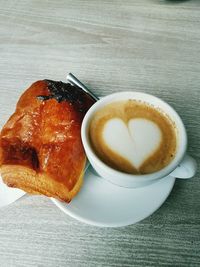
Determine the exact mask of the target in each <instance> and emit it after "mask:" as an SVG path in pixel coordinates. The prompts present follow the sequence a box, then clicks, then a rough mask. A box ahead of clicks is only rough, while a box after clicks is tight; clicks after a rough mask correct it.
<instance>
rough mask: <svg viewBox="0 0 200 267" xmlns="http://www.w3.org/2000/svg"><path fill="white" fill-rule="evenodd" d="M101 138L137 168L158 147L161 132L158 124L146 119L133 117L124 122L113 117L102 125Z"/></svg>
mask: <svg viewBox="0 0 200 267" xmlns="http://www.w3.org/2000/svg"><path fill="white" fill-rule="evenodd" d="M103 139H104V142H105V143H106V145H107V146H108V147H109V148H110V149H112V151H114V152H115V153H117V154H118V155H119V156H122V157H123V158H125V159H126V160H128V161H129V162H130V163H131V164H132V165H133V167H135V168H136V169H138V168H139V167H140V166H141V165H142V164H143V163H144V161H145V160H146V159H148V158H149V157H150V156H151V155H152V154H153V153H154V152H155V151H156V149H157V148H158V147H159V145H160V142H161V140H162V133H161V130H160V128H159V127H158V125H157V124H155V123H154V122H152V121H150V120H148V119H144V118H134V119H130V120H129V122H128V124H126V123H125V122H124V121H123V120H122V119H119V118H113V119H110V120H109V121H107V122H106V124H105V126H104V129H103Z"/></svg>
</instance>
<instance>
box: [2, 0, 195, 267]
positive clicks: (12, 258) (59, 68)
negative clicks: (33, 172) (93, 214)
mask: <svg viewBox="0 0 200 267" xmlns="http://www.w3.org/2000/svg"><path fill="white" fill-rule="evenodd" d="M68 72H73V73H74V74H75V75H77V76H78V77H79V78H80V79H81V80H82V81H83V82H84V83H86V84H87V85H88V86H89V87H90V88H91V89H92V90H93V91H94V93H96V94H98V95H100V96H102V95H106V94H108V93H111V92H117V91H125V90H137V91H141V92H149V93H152V94H154V95H156V96H159V97H161V98H163V99H164V100H166V101H168V102H169V103H170V104H171V105H172V106H173V107H174V108H175V109H176V110H177V111H178V112H179V113H180V115H181V117H182V119H183V121H184V123H185V125H186V128H187V131H188V137H189V147H188V150H189V153H190V154H191V155H192V156H193V157H195V158H196V159H197V161H198V163H199V162H200V134H199V133H200V119H199V118H200V103H199V100H200V1H199V0H190V1H189V0H188V1H175V0H174V1H173V0H171V1H167V0H126V1H121V0H120V1H118V0H117V1H109V0H104V1H100V0H93V1H92V0H87V1H81V0H71V1H70V0H61V1H55V0H49V1H47V0H44V1H40V0H30V1H25V0H18V1H17V0H13V1H11V0H0V84H1V85H0V126H2V125H3V124H4V123H5V121H6V120H7V119H8V117H9V115H10V114H11V113H12V112H13V110H14V107H15V104H16V101H17V99H18V97H19V96H20V95H21V93H22V92H23V90H24V89H25V88H26V87H27V86H28V85H30V84H31V83H32V82H34V81H35V80H38V79H43V78H48V79H54V80H65V76H66V74H67V73H68ZM199 176H200V172H199V171H198V173H197V175H196V176H195V177H194V178H193V179H191V180H187V181H186V180H184V181H181V180H178V181H176V183H175V186H174V189H173V191H172V193H171V195H170V197H169V198H168V199H167V201H166V202H165V203H164V204H163V205H162V207H161V208H160V209H159V210H158V211H156V212H155V213H154V214H153V215H152V216H150V217H149V218H147V219H145V220H143V221H142V222H140V223H138V224H135V225H131V226H128V227H123V228H114V229H110V228H96V227H92V226H88V225H85V224H82V223H80V222H78V221H76V220H74V219H72V218H70V217H68V216H67V215H65V214H64V213H62V212H61V211H60V210H59V209H57V208H56V207H55V206H54V205H53V203H51V201H50V200H49V199H47V198H44V197H36V196H27V195H26V196H25V197H23V198H22V199H20V200H19V201H17V202H16V203H14V204H13V205H10V206H9V207H7V208H3V209H1V210H0V266H1V267H16V266H17V267H21V266H22V267H27V266H34V267H35V266H49V267H55V266H56V267H57V266H70V267H71V266H72V267H74V266H108V267H109V266H185V267H188V266H191V267H195V266H200V179H199V178H200V177H199ZM138 205H139V203H138ZM130 212H131V211H130Z"/></svg>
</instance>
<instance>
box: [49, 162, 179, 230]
mask: <svg viewBox="0 0 200 267" xmlns="http://www.w3.org/2000/svg"><path fill="white" fill-rule="evenodd" d="M174 182H175V178H174V177H170V176H168V177H165V179H160V180H157V181H155V182H154V183H153V184H151V185H148V186H145V187H141V188H124V187H119V186H116V185H114V184H111V183H110V182H107V181H106V180H105V179H102V178H101V177H99V176H98V175H97V174H96V173H95V172H94V170H93V169H92V167H89V168H88V169H87V171H86V173H85V177H84V183H83V186H82V188H81V191H80V192H79V193H78V195H77V196H76V197H75V198H74V199H73V200H72V201H71V202H70V203H69V204H66V203H64V202H61V201H59V200H56V199H52V201H53V203H55V205H56V206H57V207H59V208H60V209H61V210H62V211H63V212H65V213H66V214H68V215H69V216H71V217H73V218H75V219H77V220H79V221H81V222H84V223H87V224H90V225H95V226H100V227H121V226H126V225H130V224H134V223H136V222H139V221H141V220H143V219H145V218H146V217H148V216H149V215H151V214H152V213H153V212H155V211H156V210H157V209H158V208H159V207H160V206H161V205H162V204H163V203H164V201H165V200H166V198H167V197H168V195H169V194H170V192H171V190H172V188H173V186H174Z"/></svg>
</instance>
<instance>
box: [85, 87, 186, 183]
mask: <svg viewBox="0 0 200 267" xmlns="http://www.w3.org/2000/svg"><path fill="white" fill-rule="evenodd" d="M122 96H124V100H126V99H127V100H128V99H133V100H140V101H143V102H146V103H148V104H152V103H151V100H152V99H153V101H155V102H158V103H159V104H160V105H162V106H163V105H164V106H165V110H163V111H164V112H165V113H166V114H167V115H168V116H169V117H170V118H171V119H172V121H174V117H175V120H176V121H178V124H179V125H178V126H179V127H178V126H177V125H176V126H177V127H178V130H179V132H180V133H179V135H180V136H179V139H180V138H181V140H182V141H181V145H179V150H178V151H177V152H176V155H175V157H174V159H173V160H172V161H171V162H170V163H169V164H168V165H167V166H165V167H164V168H163V169H161V170H159V171H156V172H153V173H149V174H129V173H125V172H121V171H118V170H116V169H114V168H112V167H110V166H109V165H107V164H106V163H104V162H103V161H102V160H101V159H100V158H99V157H98V156H97V155H96V153H95V152H94V150H93V148H92V146H91V144H90V140H89V136H88V132H89V131H88V130H89V124H90V121H91V119H92V116H93V114H94V113H95V112H96V111H97V110H98V109H99V108H102V107H103V106H105V105H106V104H109V103H112V102H116V101H119V100H122V99H121V98H120V97H122ZM134 96H135V98H134ZM126 97H127V98H126ZM137 97H138V98H137ZM140 98H141V99H140ZM142 98H144V99H146V98H149V99H150V100H149V101H148V100H147V101H145V100H144V99H142ZM153 105H154V104H153ZM166 107H167V109H168V110H170V112H171V113H173V118H172V116H170V115H169V114H168V112H166ZM159 108H161V110H162V107H160V106H159ZM81 138H82V143H83V146H84V149H85V152H86V155H87V157H88V160H89V161H94V162H95V165H97V166H98V167H99V168H101V169H104V170H105V171H106V172H107V173H109V174H110V175H112V176H118V177H119V176H122V177H123V178H126V179H129V178H131V179H132V180H136V181H141V182H143V181H146V180H148V181H150V180H156V179H159V178H162V177H165V176H167V175H169V174H170V173H171V172H173V171H174V170H175V169H176V167H177V166H178V165H179V163H180V162H181V161H182V159H183V157H184V155H185V152H186V149H187V134H186V129H185V126H184V124H183V122H182V119H181V118H180V116H179V114H178V113H177V112H176V111H175V109H174V108H173V107H171V106H170V105H169V104H168V103H167V102H165V101H164V100H162V99H161V98H158V97H156V96H154V95H151V94H148V93H143V92H138V91H125V92H117V93H111V94H109V95H107V96H105V97H103V98H101V99H100V100H98V101H97V102H96V103H95V104H94V105H92V106H91V108H90V109H89V110H88V111H87V113H86V115H85V117H84V119H83V122H82V126H81Z"/></svg>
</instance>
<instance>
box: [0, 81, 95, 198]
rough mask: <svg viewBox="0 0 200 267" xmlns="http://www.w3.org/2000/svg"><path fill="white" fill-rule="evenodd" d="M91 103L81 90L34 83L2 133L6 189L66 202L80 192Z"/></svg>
mask: <svg viewBox="0 0 200 267" xmlns="http://www.w3.org/2000/svg"><path fill="white" fill-rule="evenodd" d="M93 103H94V100H93V99H92V98H91V97H90V96H88V95H87V94H86V93H85V92H83V91H82V90H81V89H80V88H78V87H75V86H72V85H70V84H66V83H63V82H56V81H50V80H42V81H37V82H35V83H33V84H32V85H31V86H30V87H29V88H28V89H27V90H26V91H25V92H24V93H23V94H22V96H21V97H20V99H19V101H18V103H17V106H16V110H15V112H14V114H13V115H12V116H11V117H10V119H9V120H8V121H7V123H6V124H5V126H4V127H3V129H2V131H1V133H0V174H1V176H2V179H3V182H4V183H5V184H7V185H8V186H9V187H16V188H20V189H22V190H24V191H26V192H28V193H31V194H43V195H46V196H48V197H54V198H57V199H60V200H62V201H65V202H70V200H71V199H72V198H73V197H74V196H75V195H76V194H77V192H78V191H79V189H80V187H81V184H82V181H83V174H84V168H85V164H86V155H85V152H84V149H83V146H82V142H81V135H80V130H81V122H82V119H83V117H84V115H85V113H86V112H87V110H88V109H89V108H90V106H91V105H92V104H93Z"/></svg>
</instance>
